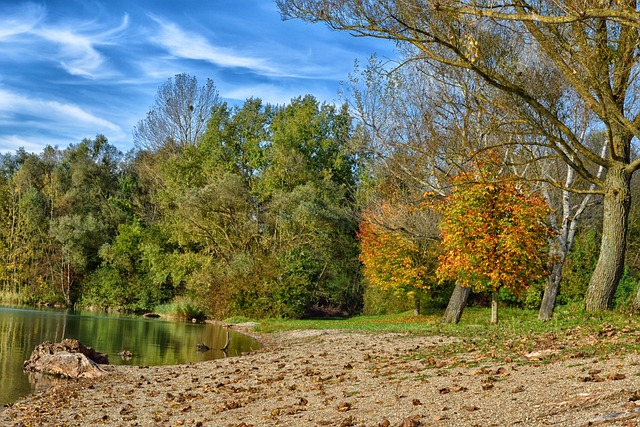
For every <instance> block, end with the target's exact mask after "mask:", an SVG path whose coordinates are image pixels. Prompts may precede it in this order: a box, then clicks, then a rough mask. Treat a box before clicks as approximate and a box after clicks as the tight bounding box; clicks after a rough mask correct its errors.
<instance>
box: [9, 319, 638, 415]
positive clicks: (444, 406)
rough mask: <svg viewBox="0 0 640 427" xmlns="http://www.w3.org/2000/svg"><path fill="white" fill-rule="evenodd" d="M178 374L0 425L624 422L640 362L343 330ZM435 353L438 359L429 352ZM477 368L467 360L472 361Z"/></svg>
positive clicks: (291, 335)
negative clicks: (488, 349)
mask: <svg viewBox="0 0 640 427" xmlns="http://www.w3.org/2000/svg"><path fill="white" fill-rule="evenodd" d="M262 340H263V342H265V344H266V346H265V348H264V349H262V350H260V351H258V352H254V353H251V354H247V355H244V356H241V357H235V358H227V359H222V360H215V361H210V362H203V363H198V364H191V365H186V366H162V367H130V366H108V367H106V370H107V371H108V375H106V376H104V377H103V378H101V379H99V380H93V381H88V380H82V381H59V382H57V384H56V385H54V386H53V387H51V388H49V389H47V390H43V391H39V392H36V393H35V394H34V395H31V396H28V397H26V398H24V399H22V400H20V401H19V402H17V403H15V404H13V405H11V406H9V407H7V408H5V409H4V410H3V411H2V412H0V425H1V426H47V427H49V426H87V425H98V426H224V427H227V426H233V427H249V426H255V427H258V426H339V427H347V426H369V427H374V426H394V427H395V426H402V427H410V426H443V427H444V426H549V425H556V426H587V425H606V426H626V427H633V426H637V425H638V424H639V423H640V418H639V417H640V354H639V353H638V352H635V353H633V354H626V355H624V356H619V357H609V358H600V359H590V358H577V359H576V358H571V359H568V360H558V361H553V362H545V361H544V360H542V361H540V362H533V363H532V362H531V361H526V362H525V358H524V355H523V358H522V359H517V360H512V359H511V358H508V359H505V360H489V361H487V360H486V358H480V357H479V355H474V354H472V353H470V354H466V355H465V358H466V361H465V362H464V363H460V357H459V355H457V356H456V357H455V358H453V357H452V358H451V359H448V358H447V357H446V356H445V357H441V356H440V357H439V358H437V359H436V358H434V357H430V351H432V350H434V349H436V348H437V347H438V346H443V345H445V344H447V342H448V341H450V340H451V339H450V338H443V337H418V336H413V335H402V334H375V335H371V334H359V333H347V332H342V331H333V330H332V331H292V332H285V333H278V334H273V335H268V336H263V337H262ZM433 353H435V351H434V352H433ZM476 359H477V360H480V362H479V363H474V362H473V361H474V360H476Z"/></svg>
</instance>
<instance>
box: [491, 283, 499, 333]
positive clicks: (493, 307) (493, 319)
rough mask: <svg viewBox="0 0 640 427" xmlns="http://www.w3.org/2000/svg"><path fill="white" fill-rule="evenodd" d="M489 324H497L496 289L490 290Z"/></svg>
mask: <svg viewBox="0 0 640 427" xmlns="http://www.w3.org/2000/svg"><path fill="white" fill-rule="evenodd" d="M491 324H492V325H497V324H498V290H497V289H496V290H495V291H493V292H491Z"/></svg>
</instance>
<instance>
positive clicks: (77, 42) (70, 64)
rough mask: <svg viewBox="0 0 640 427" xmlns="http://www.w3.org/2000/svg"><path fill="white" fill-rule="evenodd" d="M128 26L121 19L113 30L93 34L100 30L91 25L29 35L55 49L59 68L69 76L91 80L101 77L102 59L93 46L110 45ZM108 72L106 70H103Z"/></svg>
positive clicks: (126, 18)
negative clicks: (56, 48) (38, 37)
mask: <svg viewBox="0 0 640 427" xmlns="http://www.w3.org/2000/svg"><path fill="white" fill-rule="evenodd" d="M128 26H129V16H128V15H125V16H124V17H123V18H122V21H121V23H120V25H118V26H116V27H115V28H108V29H106V30H100V31H96V28H99V27H100V26H99V25H97V24H96V23H95V22H91V23H87V24H84V25H82V26H80V27H78V26H77V25H73V26H71V25H70V24H67V25H63V26H59V27H52V26H41V27H39V28H36V29H34V30H33V33H34V34H35V35H37V36H40V37H42V38H43V39H44V40H46V41H47V42H49V43H51V44H53V45H56V46H58V52H57V55H56V56H57V57H60V59H59V64H60V65H61V66H62V67H63V68H64V69H65V70H66V71H67V72H68V73H69V74H72V75H76V76H81V77H85V78H95V77H97V76H98V75H99V74H106V73H105V65H104V63H105V59H104V57H103V55H102V54H101V53H100V52H99V50H98V49H97V46H101V45H108V44H112V43H114V39H116V38H117V37H119V36H121V35H122V33H123V32H124V31H125V30H126V29H127V27H128ZM107 69H108V67H107Z"/></svg>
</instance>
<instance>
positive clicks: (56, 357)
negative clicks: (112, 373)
mask: <svg viewBox="0 0 640 427" xmlns="http://www.w3.org/2000/svg"><path fill="white" fill-rule="evenodd" d="M108 363H109V357H108V356H107V355H106V354H103V353H99V352H97V351H95V350H94V349H93V348H91V347H87V346H85V345H83V344H81V343H80V342H79V341H78V340H72V339H64V340H62V342H59V343H51V342H49V341H46V342H43V343H42V344H39V345H38V346H36V348H35V349H34V350H33V351H32V352H31V357H29V359H28V360H25V362H24V364H23V369H24V370H25V371H28V372H42V373H45V374H49V375H55V376H59V377H63V378H95V377H99V376H102V375H105V373H106V372H105V371H104V370H103V369H102V368H100V366H99V364H102V365H105V364H108Z"/></svg>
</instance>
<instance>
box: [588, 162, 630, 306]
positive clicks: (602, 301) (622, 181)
mask: <svg viewBox="0 0 640 427" xmlns="http://www.w3.org/2000/svg"><path fill="white" fill-rule="evenodd" d="M630 182H631V175H630V174H629V173H628V172H627V171H626V170H625V168H624V167H622V166H619V165H616V166H614V167H610V168H609V170H608V171H607V176H606V178H605V194H604V217H603V221H602V242H601V244H600V255H599V256H598V262H597V264H596V267H595V269H594V271H593V275H592V276H591V281H590V282H589V287H588V289H587V294H586V295H585V308H586V309H587V311H600V310H607V309H609V308H610V307H611V302H612V301H613V295H614V294H615V292H616V288H617V287H618V283H619V282H620V278H621V277H622V272H623V269H624V255H625V250H626V246H627V225H628V220H629V209H630V207H631V191H630Z"/></svg>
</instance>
